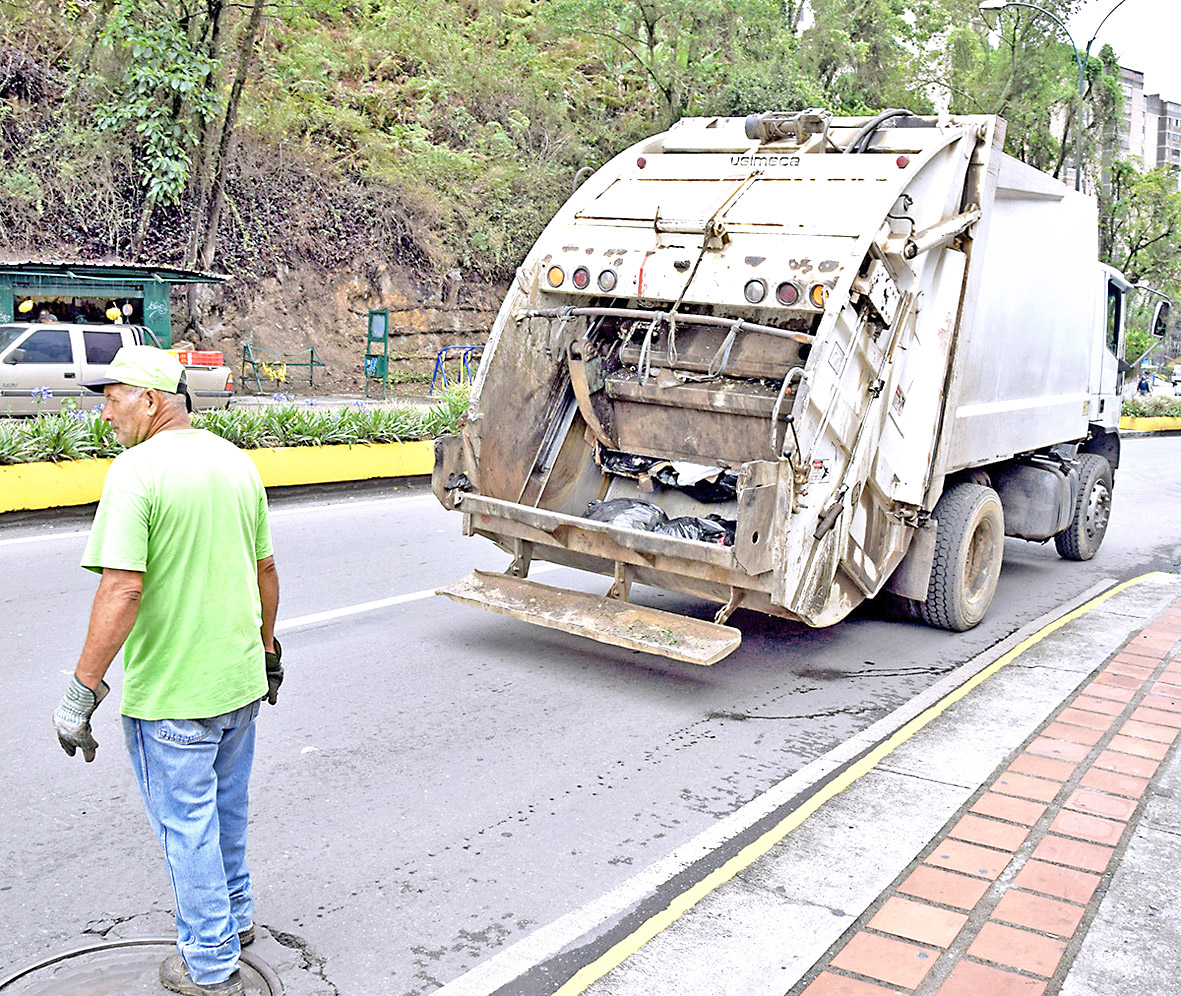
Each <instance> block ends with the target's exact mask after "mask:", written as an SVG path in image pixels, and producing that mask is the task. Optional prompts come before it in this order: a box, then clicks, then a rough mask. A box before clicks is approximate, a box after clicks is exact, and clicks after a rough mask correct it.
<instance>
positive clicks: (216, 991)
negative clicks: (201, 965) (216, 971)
mask: <svg viewBox="0 0 1181 996" xmlns="http://www.w3.org/2000/svg"><path fill="white" fill-rule="evenodd" d="M160 982H161V983H162V984H163V986H164V988H165V989H171V990H172V991H173V992H174V993H182V994H183V996H207V994H212V996H246V987H245V986H244V985H243V984H242V974H241V973H240V972H234V974H233V975H231V976H230V977H229V978H228V979H225V980H223V981H222V982H215V983H213V984H212V985H209V986H199V985H197V983H196V982H194V981H193V979H192V976H190V975H189V966H188V965H186V964H185V960H184V958H182V957H181V956H180V955H179V954H174V955H169V956H168V957H167V958H165V959H164V963H163V964H162V965H161V966H160Z"/></svg>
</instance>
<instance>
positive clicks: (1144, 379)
mask: <svg viewBox="0 0 1181 996" xmlns="http://www.w3.org/2000/svg"><path fill="white" fill-rule="evenodd" d="M1136 390H1137V391H1139V392H1140V394H1142V395H1144V394H1147V393H1148V374H1146V373H1142V374H1141V375H1140V383H1139V384H1137V385H1136Z"/></svg>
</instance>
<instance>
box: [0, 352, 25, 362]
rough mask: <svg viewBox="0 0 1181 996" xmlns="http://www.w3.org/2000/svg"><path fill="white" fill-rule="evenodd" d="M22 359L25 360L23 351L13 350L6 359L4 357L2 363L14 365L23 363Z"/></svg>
mask: <svg viewBox="0 0 1181 996" xmlns="http://www.w3.org/2000/svg"><path fill="white" fill-rule="evenodd" d="M24 359H25V351H24V350H23V349H14V350H13V351H12V352H11V353H9V354H8V355H7V356H6V357H4V362H5V363H11V364H14V365H15V364H17V363H22V362H24Z"/></svg>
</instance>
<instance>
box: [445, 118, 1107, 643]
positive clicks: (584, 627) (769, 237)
mask: <svg viewBox="0 0 1181 996" xmlns="http://www.w3.org/2000/svg"><path fill="white" fill-rule="evenodd" d="M1003 138H1004V123H1003V121H1001V120H1000V119H998V118H996V117H991V116H974V117H957V118H950V119H936V118H928V117H919V116H915V115H912V114H910V113H909V112H905V111H890V112H885V113H883V114H881V115H878V116H876V117H873V118H840V117H833V116H830V115H829V114H828V113H827V112H825V111H820V110H811V111H806V112H800V113H795V114H783V113H768V114H763V115H752V116H751V117H749V118H747V119H745V120H744V119H741V118H693V119H685V120H683V121H681V122H679V123H678V124H677V125H676V126H674V127H673V128H672V129H671V130H670V131H668V132H667V133H664V134H662V135H658V136H656V137H654V138H652V139H649V140H647V141H645V142H641V143H639V144H638V145H636V146H634V147H633V148H631V149H629V150H627V151H626V152H624V153H622V154H621V155H619V156H618V157H616V158H615V159H613V160H612V161H611V162H609V163H608V164H607V165H606V166H604V167H602V168H601V169H600V170H598V172H596V173H595V174H594V175H593V176H592V177H590V178H589V179H588V180H587V181H586V182H585V183H584V184H583V185H582V186H581V187H580V188H579V189H578V190H577V191H576V192H575V194H574V195H573V196H572V197H571V198H570V200H569V201H568V202H567V203H566V205H565V206H564V207H563V208H562V209H561V210H560V211H559V212H558V214H557V215H556V216H555V218H554V219H553V221H552V222H551V223H550V225H549V226H548V227H547V228H546V230H545V231H544V232H543V234H542V236H541V238H540V239H539V240H538V242H537V244H536V246H535V247H534V248H533V250H532V251H531V252H530V253H529V255H528V257H527V258H526V260H525V263H524V265H523V266H522V267H521V269H520V270H519V271H518V274H517V278H516V281H515V282H514V284H513V286H512V288H511V289H510V292H509V294H508V296H507V298H506V300H505V302H504V305H503V307H502V309H501V311H500V313H499V316H498V318H497V320H496V323H495V325H494V327H493V331H492V335H491V338H490V341H489V344H488V347H487V349H486V351H485V354H484V359H483V362H482V363H481V366H480V371H479V376H478V378H477V381H476V384H475V386H474V389H473V392H472V398H471V405H470V411H469V415H468V420H467V423H466V425H465V426H464V427H463V429H462V431H461V432H460V433H459V434H458V435H455V436H449V437H443V438H441V439H440V440H439V441H438V442H437V444H436V463H435V472H434V490H435V493H436V495H437V496H438V497H439V499H440V501H441V502H442V503H443V504H444V505H445V506H446V507H447V508H453V509H457V510H458V511H460V512H462V513H463V522H464V530H465V532H466V533H468V534H472V535H479V536H483V537H486V538H488V539H491V540H492V541H493V542H495V543H496V544H498V545H499V546H500V547H502V548H503V549H504V550H505V551H506V552H508V553H509V554H510V555H511V558H512V561H511V564H510V565H509V567H508V569H507V571H506V572H505V573H504V574H488V573H484V572H476V573H475V574H473V575H470V576H469V577H467V578H464V579H462V580H461V581H459V582H457V583H456V584H454V585H451V586H449V587H447V588H444V589H442V591H443V593H444V594H448V595H450V596H451V597H452V598H454V599H456V600H458V601H461V602H466V603H468V604H472V605H477V606H479V607H481V608H485V609H489V610H491V611H495V612H500V613H504V614H507V615H511V616H514V617H517V618H521V619H525V620H528V621H530V622H534V623H537V624H540V625H544V626H551V627H554V628H558V629H562V630H565V631H568V632H574V633H579V634H580V635H584V636H588V637H590V638H592V639H596V640H599V641H601V642H605V643H610V644H616V645H620V646H626V647H633V648H638V649H643V650H646V651H648V652H651V653H656V654H661V655H664V656H668V657H674V658H678V659H683V660H691V661H694V662H696V663H703V664H707V663H713V662H714V661H715V660H718V659H720V658H721V657H723V656H725V655H726V654H727V653H729V652H731V651H732V650H733V649H734V648H735V647H737V646H738V644H739V642H740V640H741V634H740V632H739V631H738V630H737V629H735V628H733V627H731V626H728V625H726V622H727V620H728V619H729V617H730V615H731V613H732V612H733V611H734V610H735V608H737V607H738V606H742V607H743V608H746V609H753V610H756V611H759V612H763V613H768V614H771V615H776V616H782V617H785V618H789V619H794V620H801V621H803V622H805V623H807V624H808V625H810V626H828V625H831V624H833V623H836V622H837V621H839V620H840V619H842V618H844V617H845V616H846V615H847V614H848V613H849V612H850V611H851V610H852V609H853V608H854V607H855V606H856V605H858V604H859V603H860V602H861V601H862V600H864V599H866V598H872V597H875V596H877V595H879V594H882V593H883V592H886V591H889V592H891V593H892V594H893V596H894V597H896V598H899V599H902V600H903V601H904V602H905V603H906V604H908V605H909V606H910V607H911V608H912V609H913V610H914V612H915V613H916V614H917V615H918V616H920V617H921V618H923V619H925V620H926V621H927V622H928V623H930V624H932V625H936V626H942V627H945V628H949V629H966V628H969V627H970V626H973V625H975V624H976V623H977V622H979V620H980V619H981V618H982V617H983V615H984V613H985V611H986V610H987V608H988V604H989V602H990V601H991V599H992V595H993V592H994V591H995V587H996V584H997V577H998V574H999V571H1000V564H1001V556H1002V552H1003V547H1004V537H1005V535H1012V536H1020V537H1023V538H1026V539H1030V540H1037V541H1041V540H1046V539H1050V538H1053V539H1055V541H1056V543H1057V545H1058V549H1059V551H1060V552H1061V553H1062V554H1063V555H1064V556H1067V557H1071V558H1074V559H1087V558H1089V557H1090V556H1092V555H1093V554H1094V552H1095V550H1096V549H1097V548H1098V545H1099V543H1100V542H1101V541H1102V535H1103V531H1104V530H1105V528H1106V523H1107V517H1108V514H1109V512H1110V506H1111V490H1112V485H1113V473H1114V470H1115V468H1116V467H1117V466H1118V462H1119V436H1118V428H1117V427H1118V419H1119V408H1120V388H1121V382H1122V373H1121V358H1122V351H1123V336H1124V309H1125V305H1124V295H1125V292H1126V291H1127V290H1129V285H1128V284H1127V282H1126V281H1124V279H1123V278H1122V277H1121V276H1120V275H1119V274H1118V273H1116V272H1115V271H1113V270H1110V269H1109V268H1107V267H1104V266H1102V265H1101V264H1100V263H1099V262H1098V261H1097V258H1096V257H1097V236H1096V209H1095V203H1094V201H1093V199H1091V198H1089V197H1086V196H1084V195H1082V194H1079V193H1076V192H1075V191H1073V190H1069V189H1067V188H1066V187H1065V186H1063V185H1062V184H1061V183H1059V182H1058V181H1056V180H1054V179H1052V178H1051V177H1049V176H1046V175H1045V174H1042V173H1040V172H1038V171H1036V170H1034V169H1032V168H1031V167H1028V166H1025V165H1024V164H1022V163H1020V162H1018V161H1016V160H1014V159H1012V158H1011V157H1009V156H1007V155H1005V154H1004V153H1003V152H1002V145H1003ZM537 560H545V561H551V562H554V563H557V564H563V565H567V566H570V567H574V568H578V569H581V570H585V571H591V572H595V573H597V574H602V575H605V576H607V577H609V578H610V579H611V581H610V584H609V587H608V588H607V590H606V594H605V595H604V596H602V597H600V596H596V595H588V594H585V593H583V592H574V591H563V590H561V589H557V588H552V587H549V586H545V585H540V584H537V583H536V582H534V581H531V580H529V579H528V577H527V575H528V573H529V567H530V564H531V563H532V562H534V561H537ZM633 584H643V585H651V586H655V587H659V588H665V589H670V590H674V591H678V592H683V593H686V594H688V595H691V596H695V597H698V598H701V599H705V600H708V601H711V602H714V603H717V604H718V605H719V606H720V607H719V608H718V609H717V612H716V615H715V617H714V621H713V622H712V623H711V622H705V621H701V620H697V619H687V618H685V617H683V616H678V615H674V614H670V613H666V612H661V611H658V610H655V609H651V608H648V607H645V606H639V605H635V604H632V603H630V602H629V595H630V589H631V586H632V585H633Z"/></svg>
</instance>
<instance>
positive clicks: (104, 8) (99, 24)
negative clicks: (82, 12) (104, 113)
mask: <svg viewBox="0 0 1181 996" xmlns="http://www.w3.org/2000/svg"><path fill="white" fill-rule="evenodd" d="M113 6H115V0H102V5H101V6H100V7H99V8H98V13H97V14H96V15H95V16H94V24H93V26H92V27H91V29H90V40H89V42H88V43H87V45H86V55H85V56H84V57H83V59H82V65H81V66H80V67H79V68H78V75H77V76H75V77H74V84H73V93H72V94H71V95H70V97H71V99H72V102H73V105H74V108H75V109H77V107H78V101H79V100H80V99H81V96H82V91H83V89H84V84H85V82H86V77H87V76H89V75H90V66H91V64H92V63H93V62H94V50H95V49H96V48H98V39H99V37H100V36H101V35H102V33H103V28H105V27H106V26H107V18H108V17H109V16H110V13H111V8H112V7H113Z"/></svg>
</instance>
